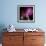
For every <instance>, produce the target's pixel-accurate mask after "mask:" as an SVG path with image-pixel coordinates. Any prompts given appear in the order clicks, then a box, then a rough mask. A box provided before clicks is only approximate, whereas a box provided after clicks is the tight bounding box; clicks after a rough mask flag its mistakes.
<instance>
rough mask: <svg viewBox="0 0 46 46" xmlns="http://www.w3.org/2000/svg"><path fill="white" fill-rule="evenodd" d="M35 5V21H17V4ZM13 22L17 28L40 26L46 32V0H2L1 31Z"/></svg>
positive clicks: (0, 1)
mask: <svg viewBox="0 0 46 46" xmlns="http://www.w3.org/2000/svg"><path fill="white" fill-rule="evenodd" d="M21 4H23V5H35V23H18V22H17V5H21ZM9 24H13V25H14V26H15V27H16V28H37V27H40V28H42V29H43V30H44V31H45V32H46V0H0V31H1V29H2V27H3V28H4V27H7V26H8V25H9Z"/></svg>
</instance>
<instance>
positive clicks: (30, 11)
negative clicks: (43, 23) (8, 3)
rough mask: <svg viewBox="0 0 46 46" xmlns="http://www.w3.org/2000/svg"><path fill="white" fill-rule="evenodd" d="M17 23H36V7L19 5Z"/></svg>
mask: <svg viewBox="0 0 46 46" xmlns="http://www.w3.org/2000/svg"><path fill="white" fill-rule="evenodd" d="M17 22H22V23H27V22H28V23H33V22H35V5H17Z"/></svg>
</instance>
